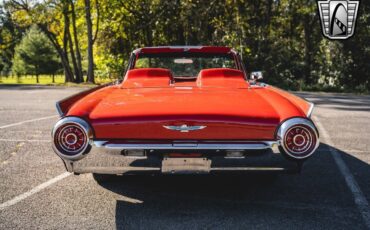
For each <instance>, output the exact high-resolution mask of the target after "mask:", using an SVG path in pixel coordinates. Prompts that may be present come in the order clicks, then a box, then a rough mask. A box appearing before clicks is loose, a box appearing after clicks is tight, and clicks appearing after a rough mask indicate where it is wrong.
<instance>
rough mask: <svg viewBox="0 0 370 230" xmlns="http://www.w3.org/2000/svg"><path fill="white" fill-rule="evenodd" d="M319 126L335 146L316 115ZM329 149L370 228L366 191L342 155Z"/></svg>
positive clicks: (331, 148) (327, 141)
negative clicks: (362, 188) (362, 189)
mask: <svg viewBox="0 0 370 230" xmlns="http://www.w3.org/2000/svg"><path fill="white" fill-rule="evenodd" d="M313 120H314V121H315V123H316V125H317V127H318V128H319V130H320V132H321V135H322V136H323V137H324V139H325V141H326V143H327V144H328V145H329V146H334V145H333V142H332V140H331V138H330V135H329V133H328V132H327V131H326V129H325V128H324V126H323V125H322V124H321V122H320V121H319V119H318V118H317V117H316V118H314V119H313ZM329 151H330V153H331V155H332V156H333V158H334V161H335V163H336V164H337V166H338V168H339V171H340V173H341V174H342V175H343V177H344V180H345V181H346V184H347V186H348V188H349V189H350V190H351V192H352V195H353V197H354V200H355V204H356V205H357V208H358V209H359V211H360V213H361V215H362V218H363V220H364V222H365V224H366V226H367V227H368V228H369V229H370V205H369V202H368V201H367V200H366V197H365V196H364V193H363V192H362V191H361V188H360V186H359V185H358V183H357V181H356V179H355V178H354V177H353V175H352V173H351V171H350V170H349V168H348V166H347V165H346V163H345V162H344V160H343V158H342V155H341V154H340V153H339V152H338V151H337V150H336V149H335V148H333V147H329Z"/></svg>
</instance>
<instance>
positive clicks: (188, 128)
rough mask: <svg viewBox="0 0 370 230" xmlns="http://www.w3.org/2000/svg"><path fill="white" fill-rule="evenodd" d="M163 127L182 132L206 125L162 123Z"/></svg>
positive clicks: (199, 128)
mask: <svg viewBox="0 0 370 230" xmlns="http://www.w3.org/2000/svg"><path fill="white" fill-rule="evenodd" d="M163 127H164V128H166V129H169V130H174V131H180V132H182V133H188V132H189V131H195V130H201V129H204V128H206V127H207V126H203V125H196V126H188V125H179V126H174V125H164V126H163Z"/></svg>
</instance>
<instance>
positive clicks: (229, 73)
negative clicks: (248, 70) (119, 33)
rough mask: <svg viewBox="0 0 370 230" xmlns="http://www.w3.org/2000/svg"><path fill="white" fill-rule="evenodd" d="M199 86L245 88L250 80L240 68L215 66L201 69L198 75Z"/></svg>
mask: <svg viewBox="0 0 370 230" xmlns="http://www.w3.org/2000/svg"><path fill="white" fill-rule="evenodd" d="M197 85H198V86H199V87H209V86H216V87H235V88H245V87H247V86H248V82H247V81H246V80H245V79H244V74H243V72H242V71H240V70H236V69H228V68H214V69H204V70H201V71H200V72H199V74H198V77H197Z"/></svg>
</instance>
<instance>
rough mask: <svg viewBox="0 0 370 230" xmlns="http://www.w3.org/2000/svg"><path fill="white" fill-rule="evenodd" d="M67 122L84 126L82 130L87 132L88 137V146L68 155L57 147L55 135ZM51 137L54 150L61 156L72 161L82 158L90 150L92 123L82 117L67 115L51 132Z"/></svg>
mask: <svg viewBox="0 0 370 230" xmlns="http://www.w3.org/2000/svg"><path fill="white" fill-rule="evenodd" d="M65 124H75V125H77V126H79V127H81V128H82V130H83V131H84V132H85V134H86V138H87V140H86V141H87V144H86V146H85V147H84V148H83V149H81V151H80V152H79V153H77V154H75V155H72V156H70V155H66V154H64V153H63V152H61V151H59V149H58V148H57V147H56V145H55V141H54V137H55V134H56V131H57V130H58V128H59V127H61V126H63V125H65ZM51 138H52V147H53V150H54V152H55V153H56V154H57V155H58V156H59V157H61V158H62V159H63V160H71V161H74V160H80V159H82V158H83V157H85V155H86V153H87V151H88V147H89V146H90V142H91V139H92V138H93V131H92V129H91V128H90V125H89V124H88V123H87V122H86V121H85V120H83V119H81V118H78V117H65V118H62V119H60V120H59V121H58V122H57V123H56V124H55V125H54V127H53V130H52V132H51Z"/></svg>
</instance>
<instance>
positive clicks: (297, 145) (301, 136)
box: [277, 118, 319, 160]
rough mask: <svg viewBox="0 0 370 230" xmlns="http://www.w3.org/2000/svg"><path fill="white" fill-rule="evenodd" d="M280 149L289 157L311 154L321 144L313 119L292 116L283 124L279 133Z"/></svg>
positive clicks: (304, 156) (295, 157)
mask: <svg viewBox="0 0 370 230" xmlns="http://www.w3.org/2000/svg"><path fill="white" fill-rule="evenodd" d="M277 136H278V139H280V141H281V143H280V150H281V152H282V153H283V154H285V155H286V156H288V158H293V159H296V160H302V159H306V158H308V157H309V156H311V155H312V154H313V153H314V152H315V150H316V149H317V148H318V146H319V136H318V132H317V129H316V127H315V125H314V124H313V123H312V121H310V120H308V119H304V118H292V119H290V120H287V121H285V122H284V123H282V124H281V126H280V128H279V130H278V133H277Z"/></svg>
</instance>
